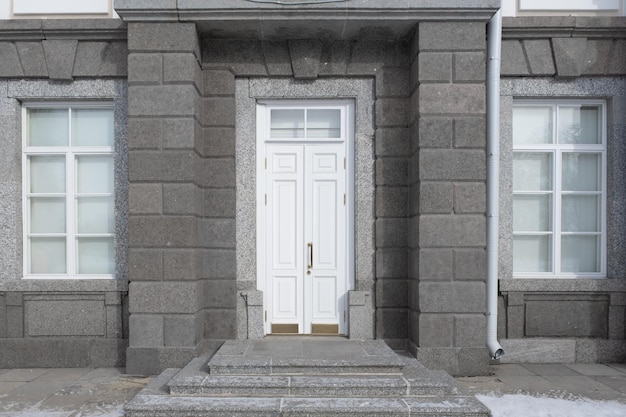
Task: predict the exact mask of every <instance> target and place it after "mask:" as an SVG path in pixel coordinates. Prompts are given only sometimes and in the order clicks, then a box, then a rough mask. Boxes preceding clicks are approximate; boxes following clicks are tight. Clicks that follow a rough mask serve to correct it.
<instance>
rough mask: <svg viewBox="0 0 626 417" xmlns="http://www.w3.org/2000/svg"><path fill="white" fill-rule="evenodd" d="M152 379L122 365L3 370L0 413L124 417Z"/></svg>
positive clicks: (20, 416)
mask: <svg viewBox="0 0 626 417" xmlns="http://www.w3.org/2000/svg"><path fill="white" fill-rule="evenodd" d="M151 379H152V378H142V377H133V376H129V375H126V374H124V369H119V368H99V369H87V368H68V369H65V368H63V369H58V368H53V369H10V370H8V369H0V416H1V417H9V416H11V417H84V416H94V417H95V416H101V417H105V416H106V417H116V416H123V415H124V412H123V410H122V406H123V405H124V403H125V402H127V401H129V400H130V399H131V398H132V397H133V396H134V395H135V394H136V393H137V392H139V390H141V389H142V388H143V387H144V386H145V385H146V384H147V383H148V382H150V381H151Z"/></svg>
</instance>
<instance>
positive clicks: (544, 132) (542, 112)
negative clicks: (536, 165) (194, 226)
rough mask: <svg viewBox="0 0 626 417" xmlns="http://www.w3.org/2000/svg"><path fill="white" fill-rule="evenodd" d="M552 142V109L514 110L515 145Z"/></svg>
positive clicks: (521, 108) (530, 108) (522, 108)
mask: <svg viewBox="0 0 626 417" xmlns="http://www.w3.org/2000/svg"><path fill="white" fill-rule="evenodd" d="M552 142H553V140H552V107H514V108H513V144H514V145H529V144H536V143H552Z"/></svg>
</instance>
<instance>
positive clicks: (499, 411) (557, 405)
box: [476, 394, 626, 417]
mask: <svg viewBox="0 0 626 417" xmlns="http://www.w3.org/2000/svg"><path fill="white" fill-rule="evenodd" d="M476 398H478V399H479V400H480V401H481V402H482V403H483V404H485V405H486V406H487V407H488V408H489V409H490V410H491V413H492V415H493V417H528V416H533V417H589V416H593V417H624V416H626V404H621V403H618V402H615V401H594V400H590V399H587V398H576V399H563V398H546V397H532V396H530V395H521V394H506V395H502V396H495V395H482V394H479V395H476Z"/></svg>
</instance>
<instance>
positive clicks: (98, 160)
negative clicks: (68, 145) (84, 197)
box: [76, 156, 113, 193]
mask: <svg viewBox="0 0 626 417" xmlns="http://www.w3.org/2000/svg"><path fill="white" fill-rule="evenodd" d="M76 165H77V170H76V171H77V179H76V180H77V183H78V187H77V191H78V192H79V193H113V157H112V156H78V157H76Z"/></svg>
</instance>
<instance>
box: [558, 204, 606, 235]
mask: <svg viewBox="0 0 626 417" xmlns="http://www.w3.org/2000/svg"><path fill="white" fill-rule="evenodd" d="M599 207H600V205H599V197H598V196H595V195H564V196H563V199H562V202H561V211H562V220H561V228H562V230H563V231H564V232H599V231H600V219H599V216H598V213H599Z"/></svg>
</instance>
